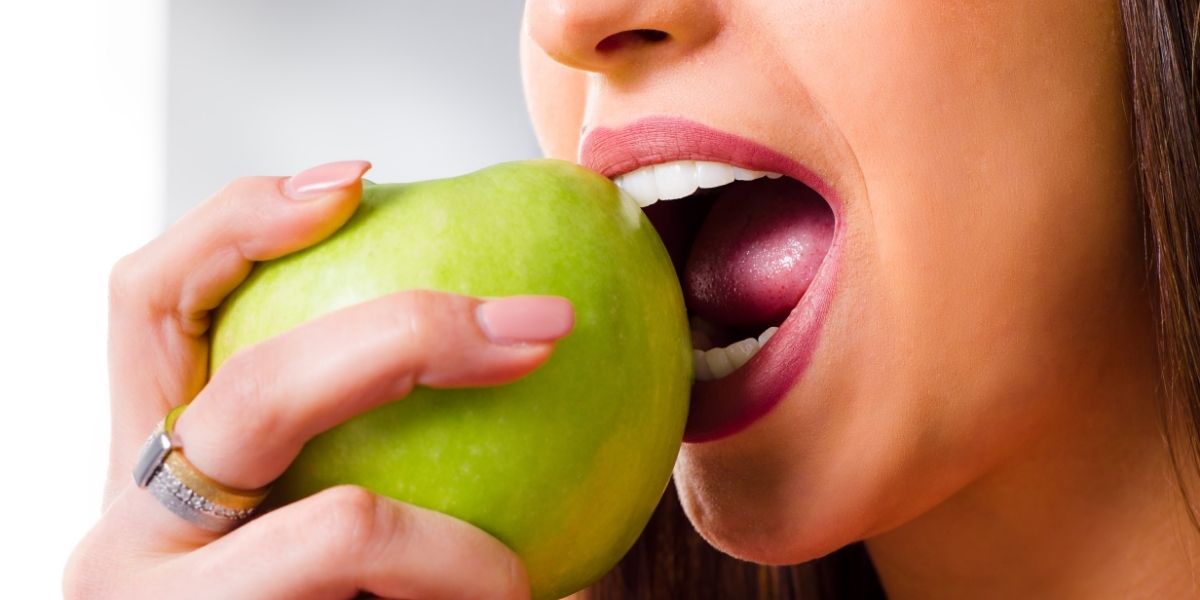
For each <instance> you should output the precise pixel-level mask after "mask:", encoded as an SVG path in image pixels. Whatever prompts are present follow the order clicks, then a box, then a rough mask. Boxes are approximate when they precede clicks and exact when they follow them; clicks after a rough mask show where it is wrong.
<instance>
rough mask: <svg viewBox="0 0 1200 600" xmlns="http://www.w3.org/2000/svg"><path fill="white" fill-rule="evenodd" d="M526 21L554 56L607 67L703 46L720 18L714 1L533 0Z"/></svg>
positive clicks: (574, 63)
mask: <svg viewBox="0 0 1200 600" xmlns="http://www.w3.org/2000/svg"><path fill="white" fill-rule="evenodd" d="M525 23H526V27H527V28H528V33H529V37H530V38H532V39H533V41H534V42H535V43H537V44H538V45H539V46H541V48H542V50H544V51H545V52H546V54H548V55H549V56H550V57H551V58H553V59H554V60H555V61H557V62H559V63H562V64H564V65H566V66H569V67H574V68H576V69H582V70H585V71H593V72H605V71H612V70H617V69H620V68H622V67H625V66H628V65H631V64H634V63H636V62H638V61H640V60H644V59H646V58H648V57H650V56H652V55H665V54H673V53H679V52H686V51H687V50H688V49H690V48H695V47H698V46H700V45H703V44H704V43H705V42H707V41H708V40H709V39H711V38H712V37H713V35H715V34H716V32H717V30H718V25H719V19H718V15H717V12H716V9H715V7H714V6H713V4H712V1H711V0H529V1H528V2H527V3H526V5H525Z"/></svg>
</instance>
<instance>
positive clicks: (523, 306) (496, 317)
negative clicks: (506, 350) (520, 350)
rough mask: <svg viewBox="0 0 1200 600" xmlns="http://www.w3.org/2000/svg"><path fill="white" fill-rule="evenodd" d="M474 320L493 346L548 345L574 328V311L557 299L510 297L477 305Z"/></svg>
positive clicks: (563, 299) (547, 297)
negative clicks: (544, 343)
mask: <svg viewBox="0 0 1200 600" xmlns="http://www.w3.org/2000/svg"><path fill="white" fill-rule="evenodd" d="M475 320H476V321H478V322H479V328H480V329H482V330H483V333H484V335H486V336H487V337H488V339H490V340H492V341H493V342H495V343H497V344H520V343H536V342H552V341H554V340H557V339H558V338H561V337H562V336H564V335H567V333H568V332H570V331H571V328H572V327H574V326H575V309H573V308H571V303H570V302H569V301H568V300H567V299H566V298H560V297H558V296H513V297H511V298H502V299H500V300H492V301H490V302H484V303H483V304H480V305H479V306H478V307H476V309H475Z"/></svg>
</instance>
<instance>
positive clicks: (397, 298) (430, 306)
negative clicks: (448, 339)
mask: <svg viewBox="0 0 1200 600" xmlns="http://www.w3.org/2000/svg"><path fill="white" fill-rule="evenodd" d="M393 301H394V303H395V305H394V306H393V307H392V309H393V310H391V311H390V314H391V315H392V316H393V318H394V319H396V321H397V322H396V328H395V329H394V330H395V331H396V332H397V333H398V335H400V336H401V339H400V340H399V341H400V343H402V344H412V345H416V346H417V347H420V348H425V347H428V346H429V345H430V343H432V342H434V341H436V340H437V335H438V331H439V329H440V327H439V326H441V325H444V324H443V323H441V321H443V320H444V319H443V318H442V317H443V316H444V315H445V313H446V312H447V310H446V309H447V306H448V303H449V302H450V298H449V297H448V296H447V295H446V294H442V293H438V292H434V291H431V290H408V291H405V292H400V293H398V294H395V295H394V296H393Z"/></svg>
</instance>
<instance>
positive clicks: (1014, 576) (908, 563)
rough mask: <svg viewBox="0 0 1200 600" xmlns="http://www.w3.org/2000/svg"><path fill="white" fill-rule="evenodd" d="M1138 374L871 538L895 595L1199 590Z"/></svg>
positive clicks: (1195, 544)
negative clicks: (945, 497)
mask: <svg viewBox="0 0 1200 600" xmlns="http://www.w3.org/2000/svg"><path fill="white" fill-rule="evenodd" d="M1142 375H1144V376H1142V377H1138V378H1137V379H1138V380H1139V383H1138V384H1137V385H1124V386H1118V387H1116V388H1110V390H1109V391H1110V392H1111V393H1110V394H1109V395H1095V396H1092V397H1091V402H1088V403H1086V404H1081V405H1080V408H1081V409H1082V410H1079V411H1077V412H1076V414H1074V415H1073V416H1072V418H1070V419H1068V420H1067V421H1068V422H1066V423H1064V424H1063V426H1062V427H1061V428H1059V429H1057V430H1056V432H1055V434H1054V435H1047V436H1043V438H1042V439H1040V440H1039V441H1038V443H1036V444H1034V445H1033V446H1031V447H1028V448H1026V449H1024V451H1023V452H1022V453H1021V455H1020V456H1017V457H1013V459H1012V460H1010V461H1008V462H1006V463H1005V464H1004V465H1003V466H1002V467H1000V468H997V469H996V470H994V471H993V472H991V473H989V474H988V475H986V476H985V477H983V478H981V479H979V480H977V481H976V482H974V483H973V484H971V485H970V486H968V487H967V488H965V489H963V490H962V491H960V492H959V493H957V494H956V495H955V496H953V497H951V498H950V499H948V500H947V501H945V502H943V503H942V504H940V505H939V506H937V507H936V508H934V509H933V510H931V511H928V512H926V513H925V514H923V515H921V516H920V517H918V518H917V519H915V520H913V521H911V522H909V523H906V524H905V525H902V526H900V527H898V528H896V529H893V530H891V531H889V532H887V533H885V534H883V535H880V536H878V537H876V538H873V539H871V540H868V542H867V547H868V549H869V551H870V553H871V557H872V560H873V561H874V563H875V566H876V568H877V570H878V572H879V575H880V578H881V580H882V582H883V584H884V587H885V589H886V590H887V592H888V596H889V598H891V599H892V600H906V599H908V598H1063V597H1070V598H1129V597H1146V598H1191V597H1197V596H1198V595H1200V575H1197V573H1200V532H1198V531H1197V530H1196V528H1195V526H1194V525H1193V524H1192V523H1191V521H1190V520H1189V518H1188V512H1187V506H1186V504H1185V502H1184V500H1183V496H1182V493H1181V492H1180V488H1179V482H1178V481H1177V479H1176V478H1175V475H1174V472H1173V471H1172V469H1171V465H1170V459H1169V454H1168V452H1167V449H1166V445H1165V443H1164V442H1163V436H1162V434H1161V429H1160V426H1159V420H1158V417H1157V407H1156V403H1155V402H1154V398H1153V395H1152V394H1153V389H1154V387H1153V386H1154V377H1155V376H1154V372H1153V370H1148V371H1147V372H1146V373H1143V374H1142ZM1146 376H1148V377H1146Z"/></svg>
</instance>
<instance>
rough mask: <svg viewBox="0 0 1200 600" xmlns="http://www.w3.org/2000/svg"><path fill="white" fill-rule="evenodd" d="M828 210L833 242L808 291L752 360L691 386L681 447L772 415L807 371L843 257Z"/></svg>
mask: <svg viewBox="0 0 1200 600" xmlns="http://www.w3.org/2000/svg"><path fill="white" fill-rule="evenodd" d="M826 199H829V197H828V196H826ZM830 204H831V206H833V207H834V217H835V219H834V236H833V241H832V242H831V244H830V246H829V252H828V253H827V254H826V255H825V260H824V261H823V262H822V263H821V268H820V270H819V271H818V272H817V276H816V278H815V279H813V282H812V284H811V285H810V286H809V288H808V291H807V292H805V294H804V296H803V297H802V298H801V299H800V302H799V303H798V304H796V307H795V308H793V309H792V312H791V314H789V315H788V317H787V319H785V320H784V322H783V323H782V324H781V325H780V326H779V331H778V332H776V333H775V335H774V336H773V337H772V338H771V341H770V342H768V343H767V345H766V346H763V348H762V349H761V350H759V351H758V354H755V355H754V358H751V359H750V361H749V362H747V363H746V364H745V365H743V366H742V367H741V368H740V369H738V370H736V371H734V372H733V373H730V374H729V375H727V376H725V377H722V378H721V379H714V380H712V381H697V382H695V383H694V384H693V385H692V402H691V409H690V411H689V413H688V422H687V428H686V429H685V430H684V435H683V441H685V442H688V443H698V442H711V441H714V440H718V439H721V438H725V437H729V436H731V435H733V434H735V433H737V432H739V431H741V430H743V429H745V428H747V427H749V426H750V424H752V423H754V422H755V421H757V420H758V419H760V418H762V417H763V416H764V415H766V414H767V413H769V412H771V409H773V408H775V406H776V405H777V404H779V401H780V400H783V398H784V396H785V395H787V392H788V391H789V390H791V389H792V387H793V386H794V385H795V384H796V382H797V381H799V380H800V378H801V377H802V376H803V375H804V372H805V371H806V370H807V369H808V365H809V363H810V362H811V359H812V355H813V351H814V350H816V347H817V342H818V338H819V337H820V333H821V330H822V325H823V324H824V322H825V315H826V314H827V313H828V311H829V305H830V303H831V300H832V298H833V292H834V287H835V280H836V274H837V265H838V258H839V257H840V256H841V247H842V228H841V227H840V221H841V218H840V215H839V214H838V212H839V211H838V210H837V207H838V206H839V205H838V204H837V203H832V202H831V203H830Z"/></svg>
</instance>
